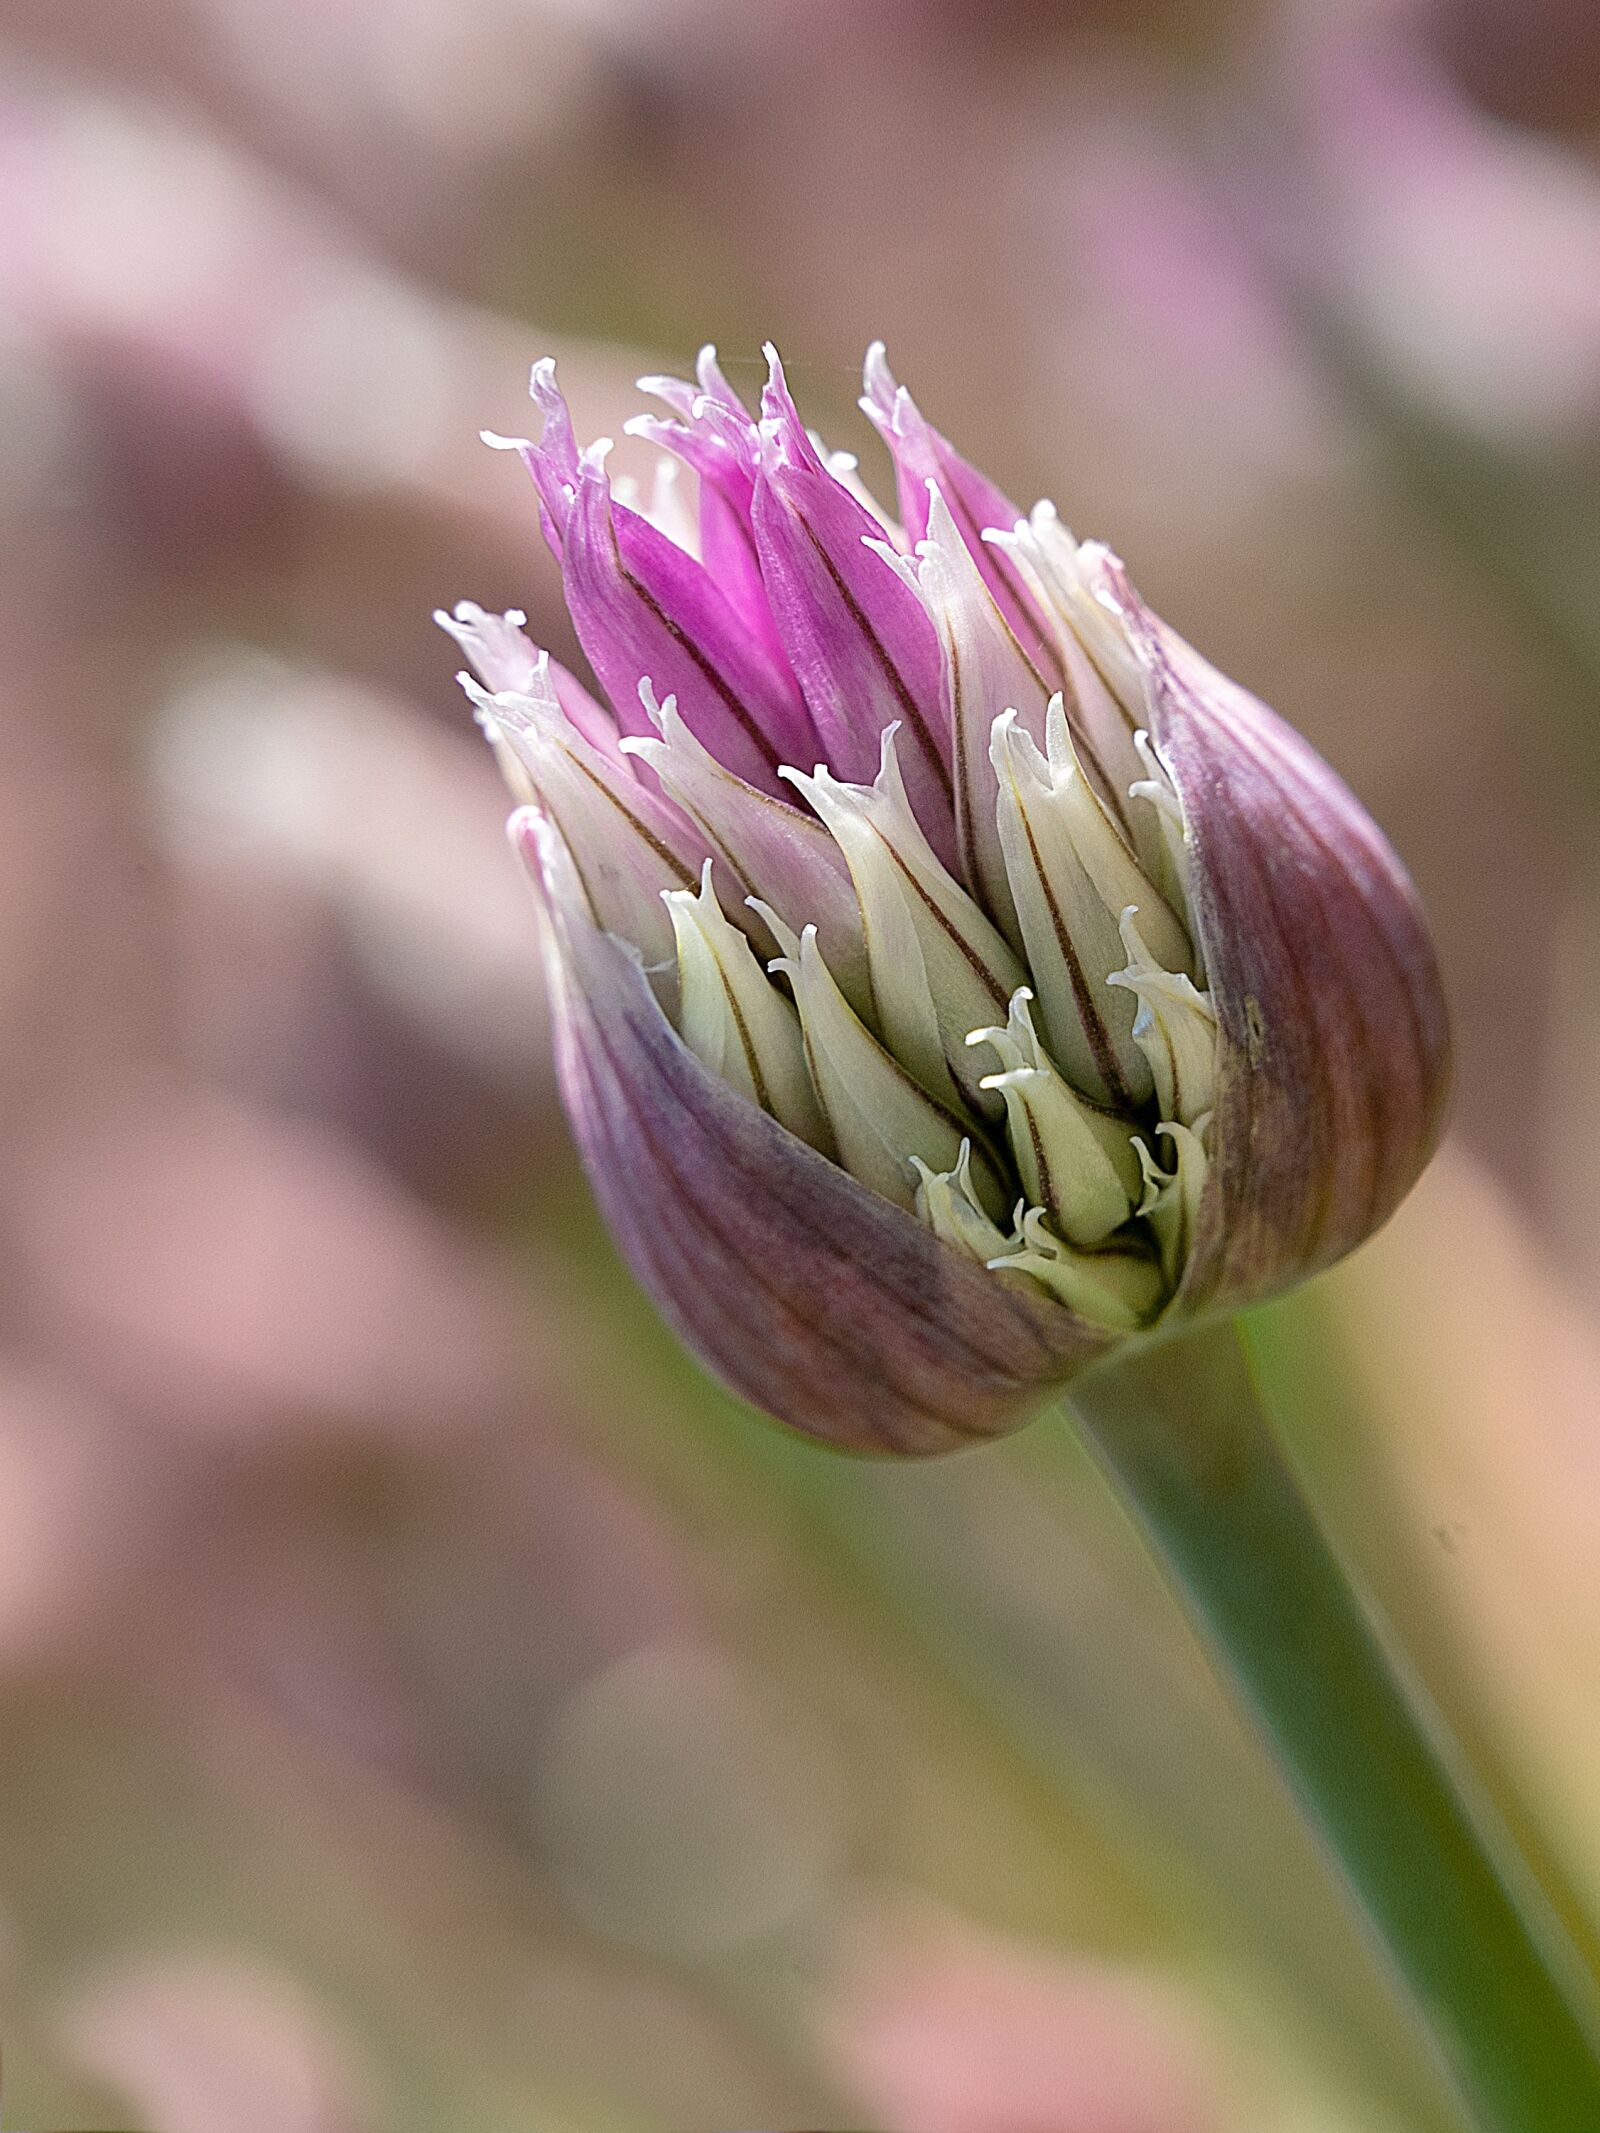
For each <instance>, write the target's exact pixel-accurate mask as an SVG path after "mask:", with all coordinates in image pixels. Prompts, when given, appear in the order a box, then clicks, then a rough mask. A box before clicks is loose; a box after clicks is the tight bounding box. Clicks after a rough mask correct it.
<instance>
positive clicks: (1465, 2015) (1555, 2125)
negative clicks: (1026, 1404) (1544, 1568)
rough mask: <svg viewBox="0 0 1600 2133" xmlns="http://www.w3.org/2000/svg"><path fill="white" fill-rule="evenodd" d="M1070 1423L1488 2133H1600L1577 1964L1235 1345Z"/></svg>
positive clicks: (1596, 2035)
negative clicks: (1403, 1660)
mask: <svg viewBox="0 0 1600 2133" xmlns="http://www.w3.org/2000/svg"><path fill="white" fill-rule="evenodd" d="M1072 1406H1073V1409H1074V1412H1075V1413H1076V1416H1077V1418H1078V1422H1079V1424H1080V1426H1081V1428H1082V1430H1083V1433H1084V1435H1085V1438H1086V1439H1087V1441H1088V1442H1089V1444H1090V1445H1091V1446H1092V1448H1093V1450H1094V1452H1095V1454H1096V1456H1097V1457H1098V1458H1099V1460H1100V1461H1101V1463H1102V1465H1103V1466H1104V1467H1105V1469H1106V1470H1107V1472H1108V1473H1109V1475H1110V1477H1111V1479H1112V1481H1113V1483H1114V1485H1115V1486H1116V1488H1117V1490H1118V1492H1119V1493H1120V1495H1121V1497H1122V1499H1123V1501H1124V1503H1125V1504H1126V1506H1127V1507H1128V1509H1129V1510H1130V1511H1131V1513H1132V1515H1133V1517H1134V1519H1135V1520H1136V1522H1137V1523H1138V1525H1139V1526H1140V1527H1141V1528H1142V1530H1143V1532H1144V1535H1145V1537H1146V1539H1147V1540H1148V1541H1149V1542H1150V1544H1151V1545H1152V1546H1153V1547H1154V1549H1155V1550H1156V1552H1157V1554H1158V1555H1159V1556H1160V1558H1161V1560H1162V1561H1163V1563H1164V1564H1165V1566H1166V1568H1167V1570H1168V1573H1169V1574H1170V1575H1171V1576H1172V1577H1173V1578H1174V1580H1175V1581H1176V1582H1177V1584H1178V1585H1179V1587H1180V1588H1181V1590H1182V1592H1183V1594H1184V1596H1185V1597H1186V1599H1187V1601H1188V1603H1189V1607H1190V1611H1191V1613H1192V1615H1193V1617H1194V1619H1195V1621H1196V1623H1197V1624H1198V1626H1199V1628H1200V1630H1201V1631H1202V1633H1203V1635H1204V1637H1205V1639H1206V1640H1207V1642H1208V1644H1209V1647H1210V1650H1211V1653H1212V1656H1213V1658H1214V1660H1215V1661H1216V1663H1217V1664H1218V1666H1219V1667H1220V1668H1221V1670H1222V1671H1223V1673H1224V1674H1225V1675H1226V1677H1227V1678H1228V1680H1229V1681H1230V1682H1231V1684H1232V1686H1233V1687H1234V1689H1235V1690H1236V1691H1237V1692H1238V1694H1239V1695H1240V1697H1241V1699H1242V1700H1243V1702H1244V1704H1245V1706H1246V1709H1247V1710H1248V1712H1249V1714H1250V1716H1251V1718H1252V1719H1253V1721H1254V1723H1255V1725H1256V1727H1257V1729H1258V1731H1259V1732H1260V1734H1261V1735H1262V1737H1263V1739H1264V1740H1265V1742H1266V1743H1267V1745H1268V1746H1269V1748H1270V1749H1271V1751H1272V1752H1273V1754H1274V1756H1275V1757H1276V1760H1277V1762H1278V1765H1279V1767H1280V1769H1281V1770H1282V1771H1283V1773H1284V1775H1285V1777H1286V1778H1287V1780H1288V1782H1289V1783H1290V1785H1291V1786H1292V1787H1293V1788H1294V1790H1295V1792H1296V1794H1297V1795H1298V1797H1299V1799H1300V1802H1301V1805H1302V1807H1303V1809H1304V1810H1305V1812H1306V1814H1307V1815H1308V1816H1309V1817H1310V1819H1311V1821H1312V1823H1313V1824H1314V1826H1315V1827H1316V1828H1317V1829H1318V1831H1319V1832H1320V1834H1321V1836H1322V1837H1323V1839H1324V1840H1325V1842H1326V1844H1327V1846H1328V1848H1329V1850H1330V1852H1331V1853H1332V1855H1333V1858H1334V1859H1335V1861H1336V1862H1337V1864H1338V1866H1339V1868H1340V1869H1341V1870H1342V1872H1343V1875H1344V1878H1345V1880H1346V1883H1347V1885H1348V1887H1349V1889H1350V1891H1351V1892H1352V1894H1353V1895H1354V1897H1355V1898H1356V1900H1357V1902H1358V1904H1359V1905H1360V1907H1361V1909H1362V1911H1363V1912H1364V1914H1365V1916H1366V1919H1367V1921H1368V1923H1369V1924H1370V1926H1371V1928H1372V1929H1373V1931H1374V1933H1375V1934H1376V1936H1377V1938H1378V1940H1379V1941H1380V1942H1381V1943H1382V1946H1383V1948H1384V1950H1385V1951H1386V1953H1387V1955H1388V1957H1389V1959H1390V1961H1391V1963H1392V1965H1393V1967H1394V1970H1395V1972H1396V1973H1397V1975H1398V1977H1399V1978H1400V1980H1401V1981H1402V1982H1403V1984H1404V1986H1405V1987H1406V1989H1407V1990H1408V1992H1409V1994H1410V1997H1411V1999H1412V2001H1413V2003H1414V2005H1415V2006H1416V2008H1417V2009H1418V2011H1419V2013H1420V2014H1421V2016H1422V2018H1423V2020H1424V2022H1425V2024H1426V2025H1427V2028H1428V2030H1429V2032H1430V2033H1431V2035H1432V2038H1433V2041H1434V2044H1435V2046H1436V2048H1437V2050H1438V2052H1439V2054H1440V2056H1441V2059H1442V2060H1443V2062H1444V2064H1445V2066H1446V2068H1447V2069H1448V2071H1449V2073H1450V2074H1451V2076H1452V2077H1453V2079H1454V2081H1455V2084H1456V2086H1457V2088H1458V2090H1459V2092H1460V2094H1461V2096H1462V2099H1463V2100H1464V2102H1465V2103H1466V2104H1467V2106H1468V2108H1469V2111H1470V2113H1471V2115H1472V2120H1473V2123H1474V2124H1475V2125H1476V2126H1478V2127H1480V2128H1482V2129H1483V2133H1596V2129H1600V2028H1597V2025H1596V2018H1595V2015H1594V2013H1592V2012H1591V2010H1590V2008H1589V2007H1588V2005H1587V2004H1586V2002H1587V1999H1588V1990H1587V1985H1586V1982H1585V1980H1584V1978H1583V1974H1582V1970H1581V1966H1580V1965H1579V1964H1578V1962H1577V1959H1576V1957H1575V1956H1574V1955H1573V1954H1572V1953H1571V1951H1570V1950H1568V1949H1567V1948H1566V1947H1565V1946H1564V1945H1563V1940H1562V1936H1561V1935H1560V1932H1559V1929H1558V1928H1557V1927H1556V1926H1555V1923H1554V1921H1553V1919H1548V1918H1546V1917H1545V1916H1544V1915H1543V1914H1544V1911H1545V1906H1544V1904H1543V1901H1542V1899H1541V1898H1540V1896H1539V1894H1538V1892H1537V1890H1536V1888H1535V1887H1534V1885H1533V1882H1532V1878H1531V1876H1529V1875H1527V1874H1526V1873H1525V1872H1524V1871H1523V1870H1522V1869H1521V1868H1520V1866H1519V1864H1518V1863H1517V1862H1516V1861H1515V1860H1514V1858H1512V1856H1511V1855H1510V1852H1509V1849H1508V1847H1507V1845H1506V1843H1505V1841H1504V1839H1503V1837H1502V1836H1500V1834H1499V1833H1498V1832H1491V1830H1490V1829H1489V1826H1488V1824H1487V1822H1486V1820H1485V1818H1484V1817H1482V1816H1481V1815H1479V1814H1477V1813H1475V1812H1474V1811H1472V1810H1470V1809H1469V1807H1468V1805H1467V1803H1466V1801H1465V1799H1464V1797H1463V1793H1462V1789H1461V1786H1460V1782H1459V1780H1458V1777H1457V1775H1456V1773H1455V1771H1454V1769H1453V1767H1452V1765H1453V1761H1454V1760H1455V1759H1454V1758H1453V1755H1452V1751H1451V1750H1450V1749H1449V1748H1448V1747H1447V1746H1446V1745H1445V1744H1444V1743H1443V1742H1442V1741H1441V1740H1440V1738H1439V1730H1438V1723H1437V1719H1436V1717H1435V1715H1434V1714H1433V1713H1432V1711H1431V1710H1430V1709H1427V1708H1425V1707H1424V1705H1423V1702H1422V1699H1421V1697H1420V1695H1419V1694H1418V1693H1417V1692H1416V1691H1415V1690H1414V1689H1411V1688H1408V1686H1407V1685H1406V1683H1405V1682H1404V1680H1403V1678H1402V1676H1401V1675H1400V1674H1398V1673H1397V1671H1396V1669H1395V1667H1394V1666H1393V1664H1392V1663H1391V1661H1390V1660H1389V1658H1388V1657H1387V1656H1386V1655H1385V1652H1384V1650H1383V1647H1382V1645H1381V1644H1380V1642H1379V1639H1378V1636H1377V1635H1376V1634H1375V1633H1374V1630H1373V1628H1372V1626H1371V1625H1370V1624H1369V1622H1368V1620H1367V1618H1366V1615H1365V1613H1364V1611H1363V1609H1362V1607H1361V1604H1360V1602H1359V1601H1358V1600H1357V1598H1356V1596H1355V1594H1354V1593H1353V1591H1352V1590H1351V1587H1350V1585H1349V1582H1348V1580H1347V1579H1346V1577H1345V1575H1344V1572H1343V1571H1342V1570H1341V1568H1340V1566H1339V1564H1338V1561H1337V1559H1336V1558H1335V1556H1334V1553H1333V1550H1332V1548H1331V1547H1330V1545H1329V1543H1328V1541H1327V1539H1326V1537H1325V1536H1324V1534H1323V1532H1322V1530H1321V1528H1320V1527H1319V1526H1318V1524H1317V1522H1316V1519H1315V1517H1314V1516H1313V1514H1312V1512H1311V1510H1310V1508H1309V1506H1308V1505H1307V1503H1306V1500H1305V1498H1304V1497H1303V1495H1302V1494H1301V1492H1300V1489H1299V1486H1298V1484H1297V1482H1296V1481H1295V1479H1294V1476H1293V1475H1292V1473H1291V1472H1290V1470H1289V1467H1288V1464H1287V1462H1286V1460H1285V1458H1284V1455H1283V1453H1282V1451H1281V1450H1280V1448H1279V1446H1278V1443H1277V1441H1276V1438H1275V1437H1274V1435H1273V1432H1272V1430H1271V1428H1270V1426H1269V1424H1268V1423H1267V1421H1266V1419H1265V1418H1264V1416H1263V1415H1262V1412H1261V1408H1260V1404H1259V1401H1258V1399H1257V1397H1256V1392H1255V1388H1254V1385H1253V1384H1252V1382H1251V1378H1250V1373H1249V1369H1248V1367H1247V1365H1246V1362H1245V1359H1244V1355H1243V1352H1242V1350H1241V1347H1240V1343H1239V1337H1238V1334H1237V1332H1236V1331H1235V1330H1234V1328H1232V1327H1231V1326H1223V1327H1219V1328H1212V1329H1202V1330H1201V1331H1200V1332H1198V1333H1191V1334H1188V1335H1186V1336H1182V1337H1180V1338H1177V1339H1174V1340H1171V1341H1168V1342H1165V1343H1163V1344H1161V1345H1159V1346H1157V1347H1153V1348H1151V1349H1149V1350H1148V1351H1147V1352H1145V1353H1144V1354H1142V1355H1137V1356H1135V1357H1134V1358H1133V1359H1132V1360H1131V1361H1124V1362H1123V1363H1121V1364H1119V1365H1116V1366H1114V1367H1112V1368H1111V1369H1108V1370H1105V1371H1103V1372H1098V1373H1096V1374H1095V1375H1093V1376H1092V1377H1090V1378H1088V1379H1087V1380H1085V1381H1084V1382H1083V1384H1082V1386H1081V1388H1078V1389H1075V1391H1074V1394H1073V1399H1072ZM1524 1884H1526V1885H1525V1886H1524Z"/></svg>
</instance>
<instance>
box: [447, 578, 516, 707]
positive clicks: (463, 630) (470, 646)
mask: <svg viewBox="0 0 1600 2133" xmlns="http://www.w3.org/2000/svg"><path fill="white" fill-rule="evenodd" d="M433 619H434V621H435V622H437V623H438V625H439V627H440V629H442V630H443V631H444V632H445V633H446V635H447V636H451V637H453V638H454V639H455V641H456V643H457V644H458V645H459V646H460V647H461V649H462V651H463V652H464V653H465V654H466V656H467V659H468V661H469V662H470V663H471V666H472V671H473V672H474V673H475V674H476V675H477V677H478V679H479V681H481V682H482V683H483V686H484V687H485V688H486V689H488V690H489V691H490V692H491V693H492V694H496V695H497V694H498V693H499V692H500V691H501V690H503V689H510V690H513V691H517V692H526V691H527V690H528V689H530V688H531V687H532V686H533V681H534V676H535V675H536V674H537V673H538V671H539V652H538V648H537V646H536V645H534V644H533V643H532V641H531V640H530V639H529V638H528V637H526V636H525V635H524V634H523V628H522V625H523V624H524V623H525V622H526V621H527V619H528V618H527V616H526V615H525V614H524V613H523V612H522V610H521V609H520V608H517V607H511V608H507V610H506V612H505V613H504V614H503V615H496V614H491V613H490V612H489V610H488V609H487V608H483V607H480V606H479V605H478V603H477V601H476V600H458V601H457V602H456V605H455V611H454V612H453V613H452V614H446V613H445V611H444V609H443V608H442V607H436V608H435V609H434V611H433Z"/></svg>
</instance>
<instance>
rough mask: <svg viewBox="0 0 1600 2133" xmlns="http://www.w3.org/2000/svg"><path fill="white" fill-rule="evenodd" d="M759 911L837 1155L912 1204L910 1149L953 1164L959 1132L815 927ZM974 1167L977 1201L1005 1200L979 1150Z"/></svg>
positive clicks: (902, 1203) (941, 1164)
mask: <svg viewBox="0 0 1600 2133" xmlns="http://www.w3.org/2000/svg"><path fill="white" fill-rule="evenodd" d="M762 916H763V917H764V918H765V919H766V921H767V923H768V925H770V926H771V928H772V930H773V934H774V937H775V938H776V939H777V940H778V941H779V942H780V943H781V944H782V946H783V949H784V953H783V955H782V956H780V957H779V958H778V959H777V960H776V961H775V962H774V963H773V965H772V967H773V969H774V970H782V971H784V972H786V973H787V975H788V978H789V981H790V983H791V984H792V985H793V987H794V997H795V1005H796V1007H797V1008H798V1009H799V1011H800V1021H801V1025H802V1027H803V1029H804V1032H805V1042H806V1059H807V1062H808V1064H809V1066H810V1068H811V1079H812V1081H813V1083H814V1084H815V1087H816V1090H817V1094H818V1095H819V1096H820V1097H821V1099H822V1108H823V1110H824V1111H825V1112H826V1114H827V1118H828V1123H829V1125H830V1126H831V1127H832V1128H833V1137H834V1140H835V1142H836V1143H837V1145H838V1150H839V1161H840V1162H841V1163H842V1164H843V1165H844V1167H845V1169H846V1170H848V1171H849V1172H850V1174H851V1176H852V1177H855V1178H859V1179H860V1181H861V1183H862V1184H863V1185H866V1186H869V1187H870V1188H871V1189H872V1191H874V1192H876V1193H881V1194H882V1196H883V1198H884V1199H886V1200H892V1201H894V1203H895V1205H896V1206H898V1207H904V1208H906V1209H907V1210H908V1211H914V1210H915V1207H916V1197H917V1194H916V1185H917V1174H916V1171H915V1169H914V1168H913V1164H912V1159H913V1157H918V1158H920V1159H921V1161H922V1162H923V1163H924V1164H926V1166H927V1167H928V1169H930V1170H934V1171H943V1170H953V1169H955V1167H956V1165H957V1163H958V1162H959V1161H960V1157H961V1149H962V1145H963V1143H964V1142H965V1141H966V1140H967V1138H968V1136H967V1133H966V1131H965V1130H964V1129H963V1127H962V1125H961V1123H960V1122H959V1121H958V1120H957V1119H956V1118H954V1117H952V1115H951V1114H950V1112H949V1111H947V1110H946V1109H945V1108H944V1106H943V1105H942V1104H937V1103H935V1102H934V1100H933V1099H932V1097H930V1096H929V1095H928V1094H927V1093H926V1091H925V1090H923V1089H921V1088H919V1087H918V1086H917V1084H916V1082H915V1081H913V1080H912V1078H911V1076H910V1075H909V1074H908V1073H907V1072H906V1070H905V1068H904V1067H903V1066H901V1065H900V1064H899V1062H898V1061H897V1060H896V1059H894V1058H892V1057H891V1056H890V1054H889V1053H888V1052H886V1051H885V1050H884V1048H883V1046H882V1045H881V1044H880V1043H879V1042H878V1040H877V1039H876V1037H874V1036H873V1035H872V1033H871V1031H870V1030H869V1029H867V1027H866V1026H865V1024H864V1023H863V1022H862V1020H861V1018H860V1016H859V1015H857V1014H856V1013H855V1011H854V1009H853V1008H852V1007H851V1006H850V1003H849V1002H848V1000H846V998H845V996H844V994H843V993H842V992H841V991H840V990H839V987H838V986H837V985H836V984H835V983H834V980H833V975H832V973H831V972H830V970H829V969H828V966H827V964H826V962H825V961H824V960H823V957H822V953H821V950H820V949H819V947H818V945H817V929H816V927H815V926H807V927H806V929H805V931H804V932H803V933H802V934H801V935H800V937H799V939H798V940H797V939H796V938H795V935H794V934H793V932H792V931H791V930H790V929H789V927H787V926H786V925H785V924H784V922H783V920H782V919H781V918H780V917H779V916H778V914H777V913H776V912H775V911H771V910H763V912H762ZM975 1172H976V1189H977V1192H978V1195H979V1197H980V1198H981V1200H982V1201H983V1202H984V1204H985V1205H990V1206H1003V1205H1004V1193H1003V1191H1002V1189H1001V1186H1000V1182H999V1179H998V1176H997V1175H996V1174H995V1172H994V1169H993V1166H992V1165H990V1164H989V1163H987V1161H985V1160H983V1159H981V1158H980V1159H979V1161H978V1162H977V1164H976V1165H975Z"/></svg>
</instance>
